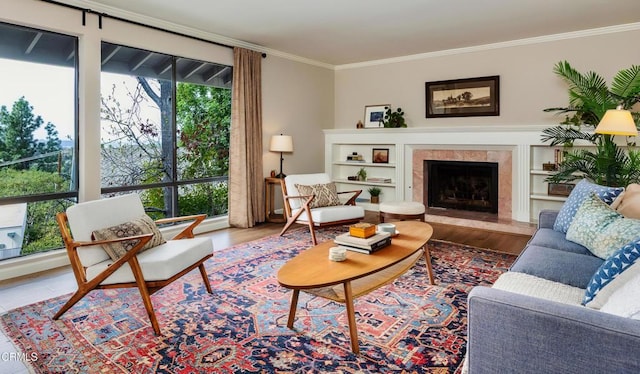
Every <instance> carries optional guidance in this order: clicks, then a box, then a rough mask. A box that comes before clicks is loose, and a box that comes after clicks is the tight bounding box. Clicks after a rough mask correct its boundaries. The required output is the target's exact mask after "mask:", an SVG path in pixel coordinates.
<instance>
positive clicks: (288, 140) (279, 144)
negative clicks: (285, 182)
mask: <svg viewBox="0 0 640 374" xmlns="http://www.w3.org/2000/svg"><path fill="white" fill-rule="evenodd" d="M269 150H270V151H271V152H280V174H278V175H276V177H277V178H284V177H286V175H285V174H284V173H283V172H282V161H284V157H282V154H283V153H284V152H287V153H291V152H293V138H292V137H291V136H290V135H282V134H280V135H273V136H272V137H271V143H270V144H269Z"/></svg>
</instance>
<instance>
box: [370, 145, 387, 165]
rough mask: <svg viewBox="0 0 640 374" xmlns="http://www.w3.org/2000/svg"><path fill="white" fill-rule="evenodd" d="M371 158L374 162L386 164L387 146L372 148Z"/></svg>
mask: <svg viewBox="0 0 640 374" xmlns="http://www.w3.org/2000/svg"><path fill="white" fill-rule="evenodd" d="M371 160H372V161H373V163H374V164H388V163H389V148H374V149H373V152H372V155H371Z"/></svg>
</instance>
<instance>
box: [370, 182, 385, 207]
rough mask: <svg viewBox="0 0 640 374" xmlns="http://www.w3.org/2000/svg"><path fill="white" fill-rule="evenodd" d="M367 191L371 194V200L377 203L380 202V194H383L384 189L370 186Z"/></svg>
mask: <svg viewBox="0 0 640 374" xmlns="http://www.w3.org/2000/svg"><path fill="white" fill-rule="evenodd" d="M367 192H369V195H371V202H372V203H374V204H377V203H379V202H380V195H381V194H382V189H381V188H380V187H376V186H373V187H370V188H369V189H368V190H367Z"/></svg>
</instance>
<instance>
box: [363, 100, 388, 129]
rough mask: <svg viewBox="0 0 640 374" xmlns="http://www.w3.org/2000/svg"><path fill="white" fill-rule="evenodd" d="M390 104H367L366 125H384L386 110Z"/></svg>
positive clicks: (365, 108)
mask: <svg viewBox="0 0 640 374" xmlns="http://www.w3.org/2000/svg"><path fill="white" fill-rule="evenodd" d="M389 107H390V104H379V105H367V106H365V107H364V127H384V126H383V125H382V120H383V119H384V112H385V111H386V110H387V108H389Z"/></svg>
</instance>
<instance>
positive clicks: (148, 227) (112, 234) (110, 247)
mask: <svg viewBox="0 0 640 374" xmlns="http://www.w3.org/2000/svg"><path fill="white" fill-rule="evenodd" d="M92 234H93V235H92V236H93V238H94V239H95V240H110V239H117V238H126V237H128V236H134V235H143V234H153V237H152V238H151V240H149V241H148V242H147V244H145V245H144V247H142V249H141V250H140V251H139V252H138V253H140V252H143V251H146V250H147V249H150V248H153V247H157V246H159V245H160V244H164V243H166V240H164V237H163V236H162V233H161V232H160V230H158V226H156V223H155V222H154V221H153V220H152V219H151V217H149V216H147V215H146V214H145V215H143V216H142V217H140V218H138V219H134V220H132V221H130V222H124V223H121V224H119V225H116V226H112V227H107V228H105V229H100V230H95V231H93V233H92ZM136 244H138V240H124V241H121V242H117V243H109V244H103V245H102V248H104V250H105V252H107V253H108V254H109V257H111V259H112V260H113V261H116V260H118V259H119V258H120V257H122V256H124V255H125V254H126V253H127V252H128V251H130V250H131V248H133V247H135V246H136Z"/></svg>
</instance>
